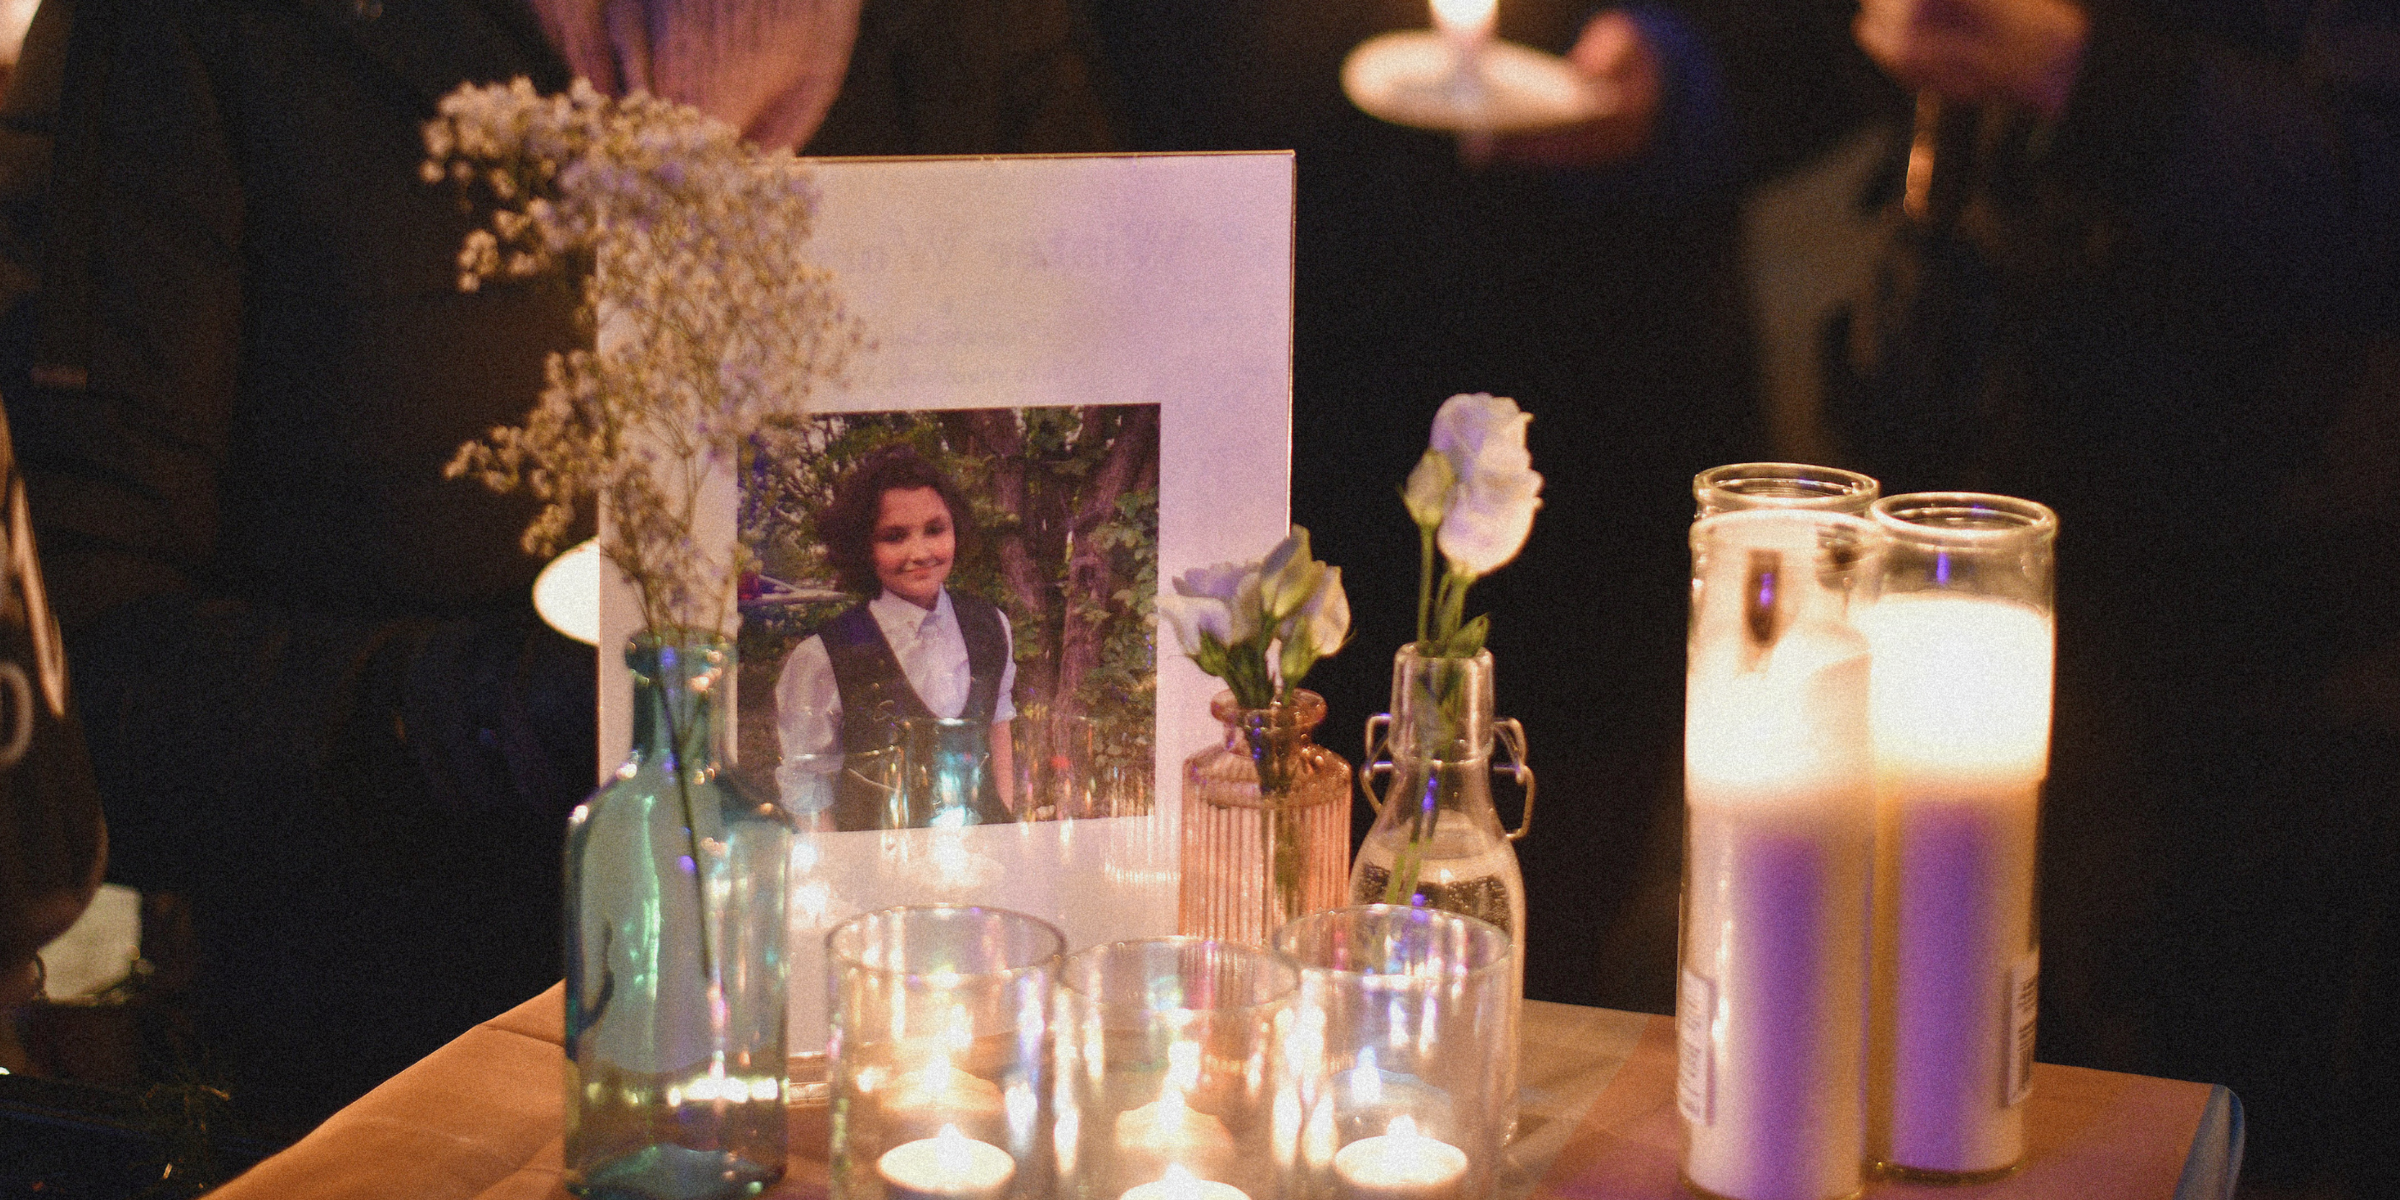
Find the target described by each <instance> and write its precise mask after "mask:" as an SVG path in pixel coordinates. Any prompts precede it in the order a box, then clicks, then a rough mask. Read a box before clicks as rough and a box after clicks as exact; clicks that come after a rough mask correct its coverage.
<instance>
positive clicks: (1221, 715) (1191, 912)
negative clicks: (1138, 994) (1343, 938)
mask: <svg viewBox="0 0 2400 1200" xmlns="http://www.w3.org/2000/svg"><path fill="white" fill-rule="evenodd" d="M1208 711H1209V713H1210V714H1211V715H1213V716H1215V717H1216V718H1217V720H1218V721H1220V722H1223V723H1224V726H1225V740H1224V741H1223V742H1222V743H1220V744H1218V745H1215V746H1211V747H1209V748H1208V749H1206V750H1203V751H1201V752H1200V753H1198V754H1195V755H1193V756H1192V757H1191V758H1189V759H1186V760H1185V761H1184V764H1183V871H1182V904H1181V906H1180V915H1179V918H1178V920H1177V922H1176V928H1177V931H1178V932H1180V933H1183V934H1185V935H1187V936H1192V937H1207V938H1215V939H1217V940H1219V941H1225V942H1236V943H1239V944H1242V945H1245V946H1263V945H1265V944H1266V942H1267V937H1268V936H1269V935H1270V934H1272V933H1274V932H1275V931H1276V930H1277V929H1280V928H1282V927H1283V925H1284V923H1285V922H1288V921H1291V920H1294V919H1296V918H1299V917H1304V916H1307V915H1308V914H1310V913H1313V912H1322V911H1324V910H1325V909H1328V908H1334V907H1337V906H1339V905H1340V904H1341V903H1342V902H1343V901H1342V896H1343V890H1344V889H1343V884H1344V882H1345V880H1346V879H1347V877H1348V875H1349V867H1348V862H1349V857H1350V764H1349V763H1347V762H1344V761H1342V756H1341V755H1338V754H1335V753H1334V752H1333V751H1331V750H1328V749H1326V748H1325V747H1323V746H1320V745H1317V744H1316V742H1315V741H1314V740H1313V739H1312V738H1311V736H1310V734H1311V731H1313V730H1314V729H1315V728H1316V727H1317V724H1318V723H1319V722H1321V721H1323V720H1324V719H1325V701H1324V699H1323V698H1322V697H1320V696H1318V695H1317V694H1316V693H1315V692H1310V691H1304V690H1300V689H1294V690H1293V691H1292V692H1291V693H1290V699H1289V700H1286V701H1281V702H1278V703H1275V704H1270V705H1268V706H1267V707H1265V708H1243V707H1242V706H1241V705H1240V704H1239V703H1238V702H1237V701H1235V700H1234V698H1233V693H1232V692H1229V691H1228V692H1220V693H1218V694H1217V698H1216V701H1215V702H1214V703H1212V704H1210V705H1209V706H1208Z"/></svg>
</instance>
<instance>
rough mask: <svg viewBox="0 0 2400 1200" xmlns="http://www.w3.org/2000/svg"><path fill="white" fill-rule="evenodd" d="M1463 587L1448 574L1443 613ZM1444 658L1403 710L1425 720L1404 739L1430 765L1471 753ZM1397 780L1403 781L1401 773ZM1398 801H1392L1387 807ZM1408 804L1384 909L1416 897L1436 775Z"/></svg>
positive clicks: (1459, 685)
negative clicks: (1427, 722) (1427, 721)
mask: <svg viewBox="0 0 2400 1200" xmlns="http://www.w3.org/2000/svg"><path fill="white" fill-rule="evenodd" d="M1454 582H1455V583H1457V584H1458V585H1459V586H1458V587H1457V588H1456V589H1455V593H1454V594H1448V593H1452V589H1451V588H1450V586H1449V585H1450V584H1452V583H1454ZM1468 582H1471V580H1468V579H1466V577H1464V576H1460V575H1451V576H1449V577H1447V578H1445V579H1444V580H1443V590H1444V592H1445V593H1446V595H1445V605H1446V608H1445V612H1453V611H1455V610H1456V608H1457V607H1459V606H1460V604H1461V602H1462V600H1463V597H1464V595H1465V592H1466V590H1467V589H1466V586H1465V585H1466V584H1467V583H1468ZM1453 632H1455V624H1454V625H1453ZM1448 657H1451V656H1446V655H1445V656H1440V657H1437V658H1436V659H1435V661H1434V662H1433V664H1432V665H1431V666H1430V667H1429V668H1428V669H1427V671H1426V672H1425V675H1424V680H1425V683H1426V684H1427V686H1428V688H1429V689H1430V694H1429V695H1427V696H1426V697H1425V700H1424V702H1423V703H1421V704H1410V705H1406V706H1405V707H1406V709H1407V710H1408V712H1409V713H1410V714H1411V715H1412V716H1417V717H1418V719H1419V720H1420V721H1422V720H1423V719H1424V717H1425V716H1430V718H1431V728H1424V727H1419V728H1416V729H1412V730H1409V731H1408V734H1409V736H1412V737H1413V738H1414V739H1415V744H1416V746H1417V749H1418V753H1419V754H1420V756H1422V757H1424V758H1426V759H1429V760H1432V761H1435V762H1443V761H1448V760H1450V759H1451V758H1453V757H1454V756H1455V757H1464V756H1465V755H1466V753H1467V751H1468V750H1469V749H1470V748H1469V747H1468V746H1466V745H1465V742H1466V736H1467V735H1466V714H1465V712H1464V711H1463V710H1464V708H1465V706H1466V690H1465V680H1466V672H1465V671H1463V670H1460V669H1459V668H1458V667H1457V666H1455V665H1452V664H1448V663H1445V662H1444V661H1443V659H1444V658H1448ZM1419 714H1423V715H1422V716H1419ZM1400 777H1401V778H1405V777H1406V776H1405V774H1403V775H1401V776H1400ZM1397 800H1398V797H1394V798H1393V800H1392V801H1387V802H1386V803H1392V802H1396V801H1397ZM1409 803H1410V804H1412V805H1413V806H1414V807H1413V808H1412V810H1411V811H1410V812H1409V814H1408V838H1407V840H1406V841H1404V842H1402V843H1401V845H1400V849H1399V851H1398V852H1397V853H1395V854H1394V855H1393V856H1392V876H1391V879H1390V880H1389V881H1387V882H1386V883H1385V884H1384V889H1383V902H1384V903H1386V904H1406V903H1408V902H1409V899H1410V897H1412V896H1414V895H1415V894H1416V890H1417V883H1418V881H1419V879H1420V877H1421V876H1422V875H1423V873H1424V867H1425V848H1426V847H1427V846H1428V845H1430V844H1432V842H1433V834H1434V830H1435V828H1436V827H1437V826H1438V825H1439V824H1440V823H1441V772H1440V771H1439V770H1438V769H1436V770H1433V771H1430V772H1428V773H1427V774H1426V776H1425V778H1424V781H1423V784H1422V786H1421V788H1420V789H1419V791H1418V793H1417V794H1416V795H1415V796H1413V797H1410V798H1409Z"/></svg>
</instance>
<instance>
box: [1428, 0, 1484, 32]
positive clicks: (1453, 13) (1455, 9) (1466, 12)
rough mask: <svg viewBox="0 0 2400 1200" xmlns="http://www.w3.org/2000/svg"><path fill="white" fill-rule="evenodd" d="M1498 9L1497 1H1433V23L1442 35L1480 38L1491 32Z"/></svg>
mask: <svg viewBox="0 0 2400 1200" xmlns="http://www.w3.org/2000/svg"><path fill="white" fill-rule="evenodd" d="M1498 7H1499V3H1498V0H1433V23H1434V26H1435V27H1436V28H1438V29H1440V30H1441V31H1442V32H1444V33H1448V34H1452V35H1461V34H1463V35H1465V36H1468V37H1472V38H1481V37H1483V36H1484V35H1486V34H1489V33H1490V32H1491V31H1492V18H1493V12H1494V10H1495V9H1497V8H1498Z"/></svg>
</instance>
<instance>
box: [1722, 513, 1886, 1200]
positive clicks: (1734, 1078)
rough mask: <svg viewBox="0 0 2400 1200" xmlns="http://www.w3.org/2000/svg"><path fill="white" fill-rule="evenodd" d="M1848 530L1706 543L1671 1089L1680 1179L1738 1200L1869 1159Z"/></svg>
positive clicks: (1824, 1180)
mask: <svg viewBox="0 0 2400 1200" xmlns="http://www.w3.org/2000/svg"><path fill="white" fill-rule="evenodd" d="M1844 520H1848V518H1841V517H1831V516H1823V517H1820V516H1816V515H1812V514H1806V513H1796V512H1794V513H1786V512H1778V511H1774V510H1762V511H1757V512H1740V513H1730V514H1727V515H1724V516H1718V517H1711V518H1709V519H1707V520H1706V521H1703V522H1701V523H1700V524H1699V526H1697V529H1696V532H1695V534H1694V545H1695V548H1696V553H1699V557H1698V559H1697V561H1698V562H1699V564H1700V569H1701V571H1702V575H1701V577H1700V583H1701V590H1700V593H1699V595H1698V597H1697V605H1696V608H1695V612H1694V617H1693V627H1692V628H1693V633H1692V645H1691V670H1690V675H1689V678H1688V680H1687V683H1686V687H1685V703H1686V716H1685V726H1684V732H1685V742H1684V752H1685V758H1684V766H1685V769H1684V800H1685V809H1684V812H1685V818H1684V819H1685V825H1684V855H1685V859H1684V878H1685V880H1686V881H1687V884H1686V892H1685V895H1686V899H1685V916H1684V921H1683V953H1682V956H1681V957H1682V969H1681V971H1680V973H1679V979H1678V984H1677V991H1676V1000H1675V1010H1676V1016H1677V1041H1678V1072H1677V1088H1676V1091H1677V1107H1678V1110H1679V1111H1680V1113H1681V1115H1682V1117H1683V1123H1684V1128H1685V1131H1686V1148H1685V1151H1684V1160H1683V1166H1684V1173H1685V1175H1686V1176H1687V1177H1689V1178H1690V1180H1691V1181H1692V1183H1693V1184H1695V1185H1696V1186H1697V1187H1699V1188H1701V1189H1705V1190H1706V1191H1707V1192H1709V1193H1711V1194H1713V1195H1718V1196H1727V1197H1733V1198H1735V1200H1783V1198H1786V1197H1790V1198H1802V1200H1824V1198H1829V1197H1836V1196H1845V1195H1849V1194H1851V1193H1854V1192H1856V1191H1857V1190H1858V1188H1859V1184H1860V1163H1861V1160H1862V1159H1863V1158H1864V1152H1865V1149H1866V1111H1865V1105H1864V1104H1863V1103H1862V1101H1863V1099H1864V1093H1865V1082H1866V1071H1865V1067H1866V1062H1865V1058H1866V1053H1865V1052H1866V1045H1865V1038H1864V1033H1865V1029H1866V1008H1867V1005H1866V1000H1867V968H1868V930H1867V919H1866V918H1867V914H1868V909H1869V904H1870V896H1871V892H1870V886H1871V880H1872V877H1873V862H1874V853H1875V790H1874V758H1873V750H1872V741H1871V738H1870V735H1869V725H1868V711H1869V708H1868V706H1869V686H1870V679H1871V675H1870V657H1869V653H1868V644H1867V640H1866V638H1865V637H1863V636H1862V635H1861V634H1860V633H1859V632H1858V631H1857V630H1856V629H1855V628H1852V627H1851V626H1849V625H1848V624H1846V623H1845V622H1846V620H1847V619H1848V616H1849V613H1848V608H1849V605H1848V596H1847V593H1846V592H1845V590H1844V589H1843V588H1841V587H1840V586H1837V585H1836V584H1830V583H1828V582H1827V581H1826V578H1827V577H1826V574H1825V572H1826V569H1827V562H1828V559H1827V557H1826V555H1825V551H1824V550H1823V548H1822V546H1821V541H1820V539H1821V536H1822V535H1825V534H1828V533H1831V532H1835V531H1840V530H1844V529H1848V528H1850V527H1849V526H1842V525H1839V524H1838V522H1841V521H1844ZM1824 523H1833V524H1824ZM1854 524H1863V523H1854Z"/></svg>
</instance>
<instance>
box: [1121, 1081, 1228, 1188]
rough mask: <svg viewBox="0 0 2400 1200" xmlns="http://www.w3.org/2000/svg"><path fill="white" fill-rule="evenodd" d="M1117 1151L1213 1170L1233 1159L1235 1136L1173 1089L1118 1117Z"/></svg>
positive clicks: (1218, 1121)
mask: <svg viewBox="0 0 2400 1200" xmlns="http://www.w3.org/2000/svg"><path fill="white" fill-rule="evenodd" d="M1117 1147H1118V1149H1120V1150H1124V1151H1127V1152H1130V1153H1133V1154H1139V1155H1143V1156H1146V1157H1148V1158H1151V1159H1153V1160H1155V1161H1162V1162H1165V1163H1181V1164H1185V1165H1188V1166H1193V1167H1198V1168H1200V1169H1202V1170H1211V1169H1215V1168H1218V1167H1220V1166H1222V1165H1223V1163H1224V1162H1225V1160H1227V1159H1229V1158H1231V1157H1232V1156H1233V1134H1231V1133H1230V1132H1228V1131H1227V1130H1226V1128H1225V1123H1224V1122H1223V1121H1220V1120H1218V1119H1216V1118H1215V1117H1212V1116H1210V1115H1208V1114H1207V1113H1204V1112H1195V1111H1193V1110H1192V1107H1191V1106H1190V1105H1189V1104H1186V1103H1185V1102H1184V1099H1183V1092H1182V1090H1181V1089H1179V1088H1176V1087H1174V1086H1172V1085H1170V1086H1169V1087H1168V1088H1167V1089H1166V1090H1165V1091H1164V1092H1162V1093H1160V1095H1159V1097H1158V1099H1156V1100H1154V1101H1152V1102H1150V1103H1148V1104H1145V1105H1143V1106H1141V1107H1140V1108H1136V1109H1131V1110H1129V1111H1126V1112H1122V1113H1119V1114H1117ZM1137 1178H1138V1176H1137Z"/></svg>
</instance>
